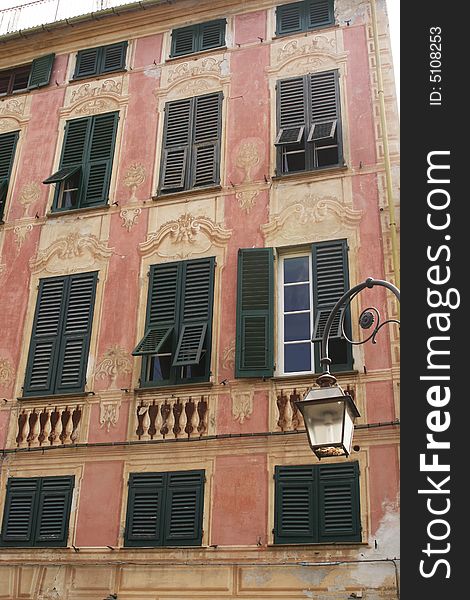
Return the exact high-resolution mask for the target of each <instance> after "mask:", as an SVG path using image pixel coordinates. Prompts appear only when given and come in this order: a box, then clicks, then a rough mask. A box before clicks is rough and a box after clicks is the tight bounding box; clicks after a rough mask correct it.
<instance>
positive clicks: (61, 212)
mask: <svg viewBox="0 0 470 600" xmlns="http://www.w3.org/2000/svg"><path fill="white" fill-rule="evenodd" d="M110 208H111V206H110V205H109V204H98V205H96V206H84V207H83V208H71V209H69V210H54V211H52V210H51V211H49V212H48V213H46V217H47V218H48V219H54V218H55V217H61V216H62V215H76V214H81V213H89V212H94V211H98V210H109V209H110Z"/></svg>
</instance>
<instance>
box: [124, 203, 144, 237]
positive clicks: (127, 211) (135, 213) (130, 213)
mask: <svg viewBox="0 0 470 600" xmlns="http://www.w3.org/2000/svg"><path fill="white" fill-rule="evenodd" d="M141 213H142V209H141V208H123V209H122V210H121V212H120V213H119V216H120V217H121V219H122V225H121V227H125V228H126V229H127V231H130V230H131V229H132V228H133V227H134V225H135V224H136V223H137V220H138V218H139V216H140V214H141Z"/></svg>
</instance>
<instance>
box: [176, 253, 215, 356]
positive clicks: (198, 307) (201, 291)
mask: <svg viewBox="0 0 470 600" xmlns="http://www.w3.org/2000/svg"><path fill="white" fill-rule="evenodd" d="M214 267H215V260H214V258H213V257H211V258H203V259H198V260H191V261H186V262H184V263H183V265H182V269H183V273H182V286H183V288H182V302H181V316H180V328H179V338H178V343H177V346H176V352H175V356H174V359H173V366H183V365H195V364H198V363H199V361H200V360H201V353H202V350H203V347H204V341H205V339H206V336H207V333H208V330H209V329H210V327H211V322H212V304H213V296H214ZM208 337H209V339H210V336H208Z"/></svg>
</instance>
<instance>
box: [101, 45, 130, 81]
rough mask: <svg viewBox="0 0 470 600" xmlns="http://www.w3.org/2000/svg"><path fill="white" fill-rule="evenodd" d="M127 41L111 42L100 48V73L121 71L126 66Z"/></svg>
mask: <svg viewBox="0 0 470 600" xmlns="http://www.w3.org/2000/svg"><path fill="white" fill-rule="evenodd" d="M126 52H127V42H120V43H119V44H111V45H110V46H103V47H102V48H101V58H100V63H101V64H100V68H99V71H100V73H110V72H111V71H121V70H123V69H124V68H125V66H126Z"/></svg>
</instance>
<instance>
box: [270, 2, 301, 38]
mask: <svg viewBox="0 0 470 600" xmlns="http://www.w3.org/2000/svg"><path fill="white" fill-rule="evenodd" d="M303 5H304V3H303V2H296V3H295V4H285V5H283V6H278V7H277V9H276V35H287V34H288V33H295V32H297V31H303V18H302V17H303V12H304V8H303Z"/></svg>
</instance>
